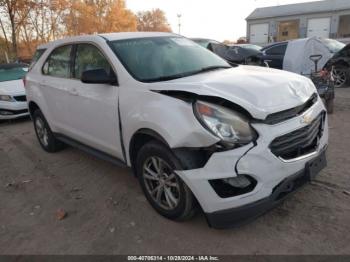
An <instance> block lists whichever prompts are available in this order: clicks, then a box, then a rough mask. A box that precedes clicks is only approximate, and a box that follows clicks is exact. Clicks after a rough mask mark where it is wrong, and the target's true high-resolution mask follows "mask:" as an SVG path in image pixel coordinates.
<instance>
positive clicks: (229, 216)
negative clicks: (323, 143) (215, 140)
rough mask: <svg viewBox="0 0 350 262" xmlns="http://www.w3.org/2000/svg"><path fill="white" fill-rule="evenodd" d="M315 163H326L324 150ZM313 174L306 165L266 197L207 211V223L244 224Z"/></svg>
mask: <svg viewBox="0 0 350 262" xmlns="http://www.w3.org/2000/svg"><path fill="white" fill-rule="evenodd" d="M315 164H318V165H320V166H321V168H323V167H324V166H326V165H327V160H326V156H325V150H324V151H323V152H322V153H321V155H320V156H319V158H318V159H317V163H315ZM314 175H316V173H313V174H312V175H311V174H310V169H309V167H308V166H306V168H305V169H304V170H302V171H300V172H298V173H296V174H293V175H291V176H289V177H287V178H286V179H284V180H283V181H282V182H281V183H279V184H278V185H277V186H276V187H275V188H274V189H273V190H272V194H271V195H270V196H268V197H266V198H263V199H261V200H258V201H256V202H254V203H250V204H247V205H245V206H241V207H236V208H231V209H227V210H221V211H217V212H213V213H207V214H206V217H207V220H208V223H209V225H210V226H211V227H213V228H218V229H220V228H228V227H235V226H240V225H242V224H246V223H248V222H250V221H252V220H254V219H255V218H257V217H259V216H261V215H263V214H264V213H266V212H267V211H269V210H270V209H272V208H274V207H276V206H277V205H279V204H280V203H281V202H282V201H283V200H284V199H285V198H287V197H288V196H290V195H291V194H292V193H294V192H295V191H296V190H298V189H299V188H300V187H302V186H303V185H304V184H306V183H307V182H309V181H310V180H311V179H313V177H314Z"/></svg>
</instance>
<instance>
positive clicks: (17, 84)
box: [0, 79, 25, 95]
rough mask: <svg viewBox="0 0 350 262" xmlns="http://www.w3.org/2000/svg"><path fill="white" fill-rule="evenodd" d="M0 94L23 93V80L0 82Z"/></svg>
mask: <svg viewBox="0 0 350 262" xmlns="http://www.w3.org/2000/svg"><path fill="white" fill-rule="evenodd" d="M0 95H25V90H24V86H23V80H22V79H20V80H12V81H4V82H0Z"/></svg>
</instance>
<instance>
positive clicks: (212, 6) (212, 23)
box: [126, 0, 315, 41]
mask: <svg viewBox="0 0 350 262" xmlns="http://www.w3.org/2000/svg"><path fill="white" fill-rule="evenodd" d="M311 1H315V0H126V3H127V7H128V8H129V9H131V10H132V11H134V12H138V11H142V10H150V9H154V8H160V9H162V10H163V11H164V12H165V13H166V16H167V18H168V21H169V23H170V25H171V27H172V29H173V31H174V32H176V33H177V32H178V26H177V24H178V18H177V14H178V13H181V14H182V18H181V24H182V27H181V34H182V35H185V36H187V37H206V38H212V39H216V40H219V41H223V40H225V39H228V40H236V39H237V38H239V37H241V36H245V35H246V21H245V18H246V17H247V16H248V15H249V14H250V13H251V12H252V11H253V10H254V9H255V8H257V7H263V6H273V5H283V4H291V3H300V2H311Z"/></svg>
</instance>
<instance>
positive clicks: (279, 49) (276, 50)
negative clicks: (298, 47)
mask: <svg viewBox="0 0 350 262" xmlns="http://www.w3.org/2000/svg"><path fill="white" fill-rule="evenodd" d="M286 50H287V45H286V44H283V45H276V46H273V47H271V48H269V49H267V50H266V54H267V55H284V54H285V53H286Z"/></svg>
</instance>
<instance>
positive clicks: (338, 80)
mask: <svg viewBox="0 0 350 262" xmlns="http://www.w3.org/2000/svg"><path fill="white" fill-rule="evenodd" d="M333 77H334V86H335V87H341V86H343V85H345V83H346V81H347V79H346V72H345V71H344V70H342V69H338V68H335V69H334V70H333Z"/></svg>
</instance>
